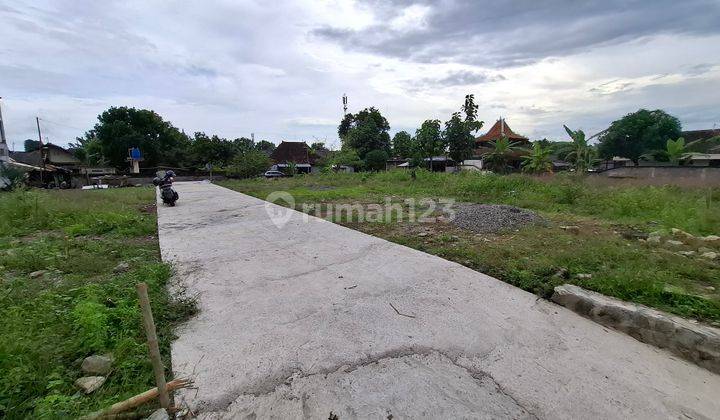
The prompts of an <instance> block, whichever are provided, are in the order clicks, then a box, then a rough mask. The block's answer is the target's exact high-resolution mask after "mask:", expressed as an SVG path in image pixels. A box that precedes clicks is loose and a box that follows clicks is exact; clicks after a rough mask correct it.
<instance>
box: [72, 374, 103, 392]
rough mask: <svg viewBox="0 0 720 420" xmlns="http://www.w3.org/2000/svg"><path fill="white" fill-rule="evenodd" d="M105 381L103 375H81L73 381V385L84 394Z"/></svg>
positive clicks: (93, 390)
mask: <svg viewBox="0 0 720 420" xmlns="http://www.w3.org/2000/svg"><path fill="white" fill-rule="evenodd" d="M104 383H105V377H104V376H83V377H82V378H78V379H77V380H76V381H75V386H77V387H78V388H80V389H81V390H82V391H83V392H84V393H86V394H92V393H93V392H95V391H97V390H98V388H100V387H101V386H102V385H103V384H104Z"/></svg>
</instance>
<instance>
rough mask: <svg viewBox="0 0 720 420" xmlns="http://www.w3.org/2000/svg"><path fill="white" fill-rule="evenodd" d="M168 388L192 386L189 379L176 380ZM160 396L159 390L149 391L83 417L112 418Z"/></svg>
mask: <svg viewBox="0 0 720 420" xmlns="http://www.w3.org/2000/svg"><path fill="white" fill-rule="evenodd" d="M166 385H167V386H166V387H165V389H166V390H167V391H174V390H176V389H180V388H186V387H188V386H189V385H190V381H189V380H187V379H175V380H172V381H170V382H168V383H167V384H166ZM158 395H160V392H159V391H158V389H157V388H153V389H149V390H147V391H145V392H143V393H142V394H138V395H135V396H134V397H130V398H128V399H127V400H125V401H120V402H118V403H115V404H113V405H111V406H110V407H108V408H106V409H103V410H100V411H96V412H94V413H92V414H88V415H87V416H85V417H83V419H84V420H94V419H99V418H104V417H108V416H112V415H114V414H118V413H122V412H124V411H127V410H130V409H133V408H135V407H138V406H141V405H143V404H145V403H147V402H149V401H152V400H154V399H155V398H157V397H158Z"/></svg>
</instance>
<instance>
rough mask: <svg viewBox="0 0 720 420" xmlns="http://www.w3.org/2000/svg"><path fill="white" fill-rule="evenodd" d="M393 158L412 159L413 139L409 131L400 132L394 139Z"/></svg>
mask: <svg viewBox="0 0 720 420" xmlns="http://www.w3.org/2000/svg"><path fill="white" fill-rule="evenodd" d="M392 151H393V156H396V157H400V158H404V159H407V158H410V157H412V155H413V153H414V145H413V138H412V136H411V135H410V133H408V132H407V131H399V132H398V133H396V134H395V136H393V139H392Z"/></svg>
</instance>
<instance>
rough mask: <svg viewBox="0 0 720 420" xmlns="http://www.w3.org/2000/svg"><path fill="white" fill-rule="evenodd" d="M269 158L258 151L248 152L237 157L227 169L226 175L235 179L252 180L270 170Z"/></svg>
mask: <svg viewBox="0 0 720 420" xmlns="http://www.w3.org/2000/svg"><path fill="white" fill-rule="evenodd" d="M270 166H271V162H270V158H269V157H268V156H267V155H266V154H265V153H263V152H261V151H258V150H254V149H253V150H248V151H246V152H244V153H241V154H239V155H237V156H236V157H235V158H234V159H233V161H232V164H231V165H230V166H229V167H228V168H227V175H228V176H231V177H237V178H252V177H255V176H258V175H261V174H262V173H263V172H265V171H267V170H268V168H270Z"/></svg>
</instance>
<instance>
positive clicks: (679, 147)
mask: <svg viewBox="0 0 720 420" xmlns="http://www.w3.org/2000/svg"><path fill="white" fill-rule="evenodd" d="M665 152H666V153H667V157H668V160H669V161H670V162H672V163H673V164H675V165H677V164H678V163H679V162H680V159H681V158H682V157H683V156H684V155H685V139H684V138H682V137H680V138H678V139H677V140H671V139H668V141H667V142H666V143H665Z"/></svg>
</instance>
